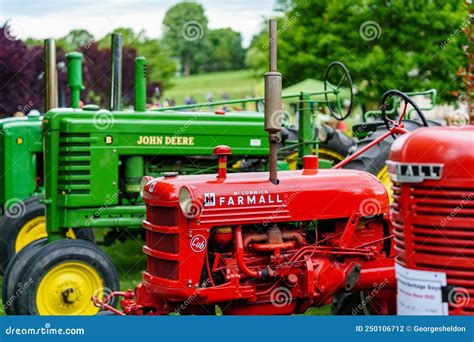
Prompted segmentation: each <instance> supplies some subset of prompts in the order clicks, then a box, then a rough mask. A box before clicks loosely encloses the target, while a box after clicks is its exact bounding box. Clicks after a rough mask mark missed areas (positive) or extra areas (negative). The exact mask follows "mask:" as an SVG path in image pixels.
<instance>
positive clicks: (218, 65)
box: [203, 28, 245, 71]
mask: <svg viewBox="0 0 474 342" xmlns="http://www.w3.org/2000/svg"><path fill="white" fill-rule="evenodd" d="M208 39H209V43H210V51H209V59H208V60H207V61H206V63H205V64H204V65H203V70H204V71H222V70H236V69H241V68H242V67H243V66H244V58H245V50H244V48H243V47H242V35H241V34H240V33H239V32H235V31H233V30H232V29H231V28H224V29H217V30H210V31H209V35H208Z"/></svg>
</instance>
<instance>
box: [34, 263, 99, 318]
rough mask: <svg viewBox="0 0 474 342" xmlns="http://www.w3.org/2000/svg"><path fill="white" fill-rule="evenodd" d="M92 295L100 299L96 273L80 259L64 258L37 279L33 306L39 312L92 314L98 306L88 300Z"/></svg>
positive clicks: (44, 313) (43, 313) (97, 309)
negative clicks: (64, 260) (39, 279)
mask: <svg viewBox="0 0 474 342" xmlns="http://www.w3.org/2000/svg"><path fill="white" fill-rule="evenodd" d="M93 295H94V296H97V297H98V298H99V299H103V284H102V280H101V277H100V276H99V273H98V272H97V271H96V270H95V269H94V268H92V267H91V266H89V265H87V264H86V263H83V262H79V261H71V262H64V263H62V264H59V265H57V266H55V267H54V268H52V269H50V270H49V271H48V272H47V273H46V274H45V275H44V277H43V278H42V279H41V281H40V283H39V286H38V290H37V292H36V307H37V309H38V313H39V314H40V315H95V314H96V313H97V312H98V311H99V308H97V307H95V306H94V305H93V304H92V301H91V297H92V296H93Z"/></svg>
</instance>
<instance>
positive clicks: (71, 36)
mask: <svg viewBox="0 0 474 342" xmlns="http://www.w3.org/2000/svg"><path fill="white" fill-rule="evenodd" d="M94 41H95V40H94V36H93V35H92V33H90V32H89V31H87V30H83V29H78V30H71V31H70V32H69V33H68V34H67V35H65V36H64V37H62V38H61V39H58V40H57V42H56V46H57V47H59V48H62V49H63V50H65V51H77V50H79V49H80V48H81V47H83V46H89V45H90V44H92V43H93V42H94Z"/></svg>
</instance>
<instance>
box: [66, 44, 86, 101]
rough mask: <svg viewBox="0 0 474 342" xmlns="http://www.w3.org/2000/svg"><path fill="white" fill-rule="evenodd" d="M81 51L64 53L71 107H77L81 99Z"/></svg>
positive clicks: (82, 86)
mask: <svg viewBox="0 0 474 342" xmlns="http://www.w3.org/2000/svg"><path fill="white" fill-rule="evenodd" d="M82 57H83V56H82V53H80V52H70V53H68V54H67V55H66V60H67V85H68V87H69V89H70V90H71V107H72V108H79V107H80V101H81V90H83V89H84V85H83V84H82Z"/></svg>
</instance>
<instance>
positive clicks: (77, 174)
mask: <svg viewBox="0 0 474 342" xmlns="http://www.w3.org/2000/svg"><path fill="white" fill-rule="evenodd" d="M93 141H94V138H91V136H90V134H89V133H61V135H60V138H59V142H60V143H59V168H58V192H59V193H61V194H69V195H87V194H90V167H91V165H90V159H91V151H90V145H91V142H93Z"/></svg>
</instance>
